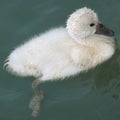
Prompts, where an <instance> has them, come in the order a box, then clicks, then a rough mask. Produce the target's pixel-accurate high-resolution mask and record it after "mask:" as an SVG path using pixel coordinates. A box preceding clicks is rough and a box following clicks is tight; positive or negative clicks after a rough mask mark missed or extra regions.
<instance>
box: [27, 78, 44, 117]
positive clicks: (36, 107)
mask: <svg viewBox="0 0 120 120" xmlns="http://www.w3.org/2000/svg"><path fill="white" fill-rule="evenodd" d="M39 84H40V80H39V79H37V80H34V81H33V83H32V88H33V90H34V92H35V95H34V96H33V98H32V100H31V101H30V105H29V107H30V109H32V110H33V112H32V115H33V116H34V117H37V116H38V115H39V112H40V108H41V103H42V101H43V99H44V95H43V92H42V91H41V90H40V89H39V87H38V85H39Z"/></svg>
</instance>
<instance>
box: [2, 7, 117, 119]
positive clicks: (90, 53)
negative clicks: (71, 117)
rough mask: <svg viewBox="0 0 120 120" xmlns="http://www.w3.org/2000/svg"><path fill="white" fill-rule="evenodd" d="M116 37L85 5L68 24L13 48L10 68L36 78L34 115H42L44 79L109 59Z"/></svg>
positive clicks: (73, 15)
mask: <svg viewBox="0 0 120 120" xmlns="http://www.w3.org/2000/svg"><path fill="white" fill-rule="evenodd" d="M113 36H114V33H113V31H111V30H109V29H108V28H106V27H105V26H104V25H102V24H101V23H99V19H98V17H97V14H96V13H95V12H94V11H93V10H91V9H89V8H86V7H84V8H81V9H78V10H76V11H75V12H73V13H72V14H71V15H70V17H69V18H68V20H67V25H66V27H59V28H54V29H50V30H49V31H47V32H45V33H43V34H40V35H38V36H35V37H33V38H31V39H30V40H29V41H27V42H26V43H24V44H22V45H20V46H19V47H17V48H16V49H15V50H13V51H12V52H11V54H10V55H9V56H8V58H7V60H6V61H5V64H4V66H5V67H6V69H7V70H8V71H9V72H11V73H13V74H16V75H19V76H34V77H35V78H36V80H35V81H33V83H32V88H33V89H34V92H35V95H34V97H33V99H32V100H31V102H30V108H31V109H32V110H33V112H32V115H33V116H34V117H37V116H38V115H39V111H40V108H41V103H42V100H43V98H44V95H43V93H42V92H41V91H40V90H39V88H38V87H37V86H38V85H39V83H40V82H43V81H47V80H57V79H58V78H61V79H63V78H65V77H69V76H71V75H75V74H78V73H80V72H82V71H87V70H88V69H90V68H93V67H95V66H96V65H98V64H101V63H102V62H104V61H106V60H108V59H109V58H110V57H111V56H112V55H113V54H114V51H115V43H114V37H113Z"/></svg>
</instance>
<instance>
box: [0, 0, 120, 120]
mask: <svg viewBox="0 0 120 120" xmlns="http://www.w3.org/2000/svg"><path fill="white" fill-rule="evenodd" d="M83 6H88V7H90V8H92V9H94V10H95V11H96V12H97V13H98V15H99V18H100V20H101V22H102V23H104V24H105V25H106V26H108V27H109V28H111V29H113V30H114V32H115V37H116V39H117V47H119V46H120V42H119V41H120V0H0V67H1V69H0V76H1V79H0V120H34V119H35V120H120V58H119V55H120V51H117V52H116V53H115V55H114V56H113V57H112V58H111V59H110V60H108V61H107V62H105V63H104V64H102V65H100V66H97V67H96V68H94V69H92V70H90V71H88V72H87V73H82V74H79V75H77V76H74V77H71V78H67V79H66V80H64V81H57V82H46V83H43V84H41V85H40V87H41V89H42V90H43V91H44V93H45V100H44V103H43V104H42V111H41V114H40V116H39V117H38V118H33V117H32V116H31V112H32V111H31V110H30V109H29V101H30V99H31V97H32V95H33V90H32V88H31V79H32V78H20V77H16V76H12V75H10V74H8V73H7V72H6V71H5V70H3V69H2V66H3V61H4V60H5V58H6V57H7V56H8V55H9V53H10V51H11V50H13V49H14V48H15V47H16V46H18V45H19V44H21V43H23V42H24V41H26V40H27V39H29V38H30V37H31V36H34V35H36V34H38V33H41V32H44V31H46V30H48V29H49V28H52V27H56V26H60V25H65V21H66V19H67V18H68V16H69V14H70V13H71V12H73V11H74V10H75V9H78V8H80V7H83Z"/></svg>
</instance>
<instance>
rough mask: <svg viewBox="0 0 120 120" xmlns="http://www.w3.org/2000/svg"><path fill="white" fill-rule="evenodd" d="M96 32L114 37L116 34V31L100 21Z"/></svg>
mask: <svg viewBox="0 0 120 120" xmlns="http://www.w3.org/2000/svg"><path fill="white" fill-rule="evenodd" d="M96 34H101V35H105V36H109V37H113V36H114V31H112V30H110V29H108V28H107V27H105V26H104V25H103V24H101V23H98V25H97V27H96Z"/></svg>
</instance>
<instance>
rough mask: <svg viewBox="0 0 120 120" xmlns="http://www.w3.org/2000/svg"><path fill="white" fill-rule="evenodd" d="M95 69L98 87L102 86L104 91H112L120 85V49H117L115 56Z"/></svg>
mask: <svg viewBox="0 0 120 120" xmlns="http://www.w3.org/2000/svg"><path fill="white" fill-rule="evenodd" d="M95 70H96V71H97V72H96V73H95V74H94V75H95V76H94V79H95V81H94V86H95V88H96V89H97V88H98V89H99V88H102V91H104V92H110V91H111V90H113V89H116V88H118V87H120V49H116V52H115V54H114V55H113V57H112V58H111V59H110V60H109V61H106V62H105V63H103V64H102V65H101V66H99V67H97V68H96V69H95ZM113 96H114V95H113ZM115 96H116V95H115Z"/></svg>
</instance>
